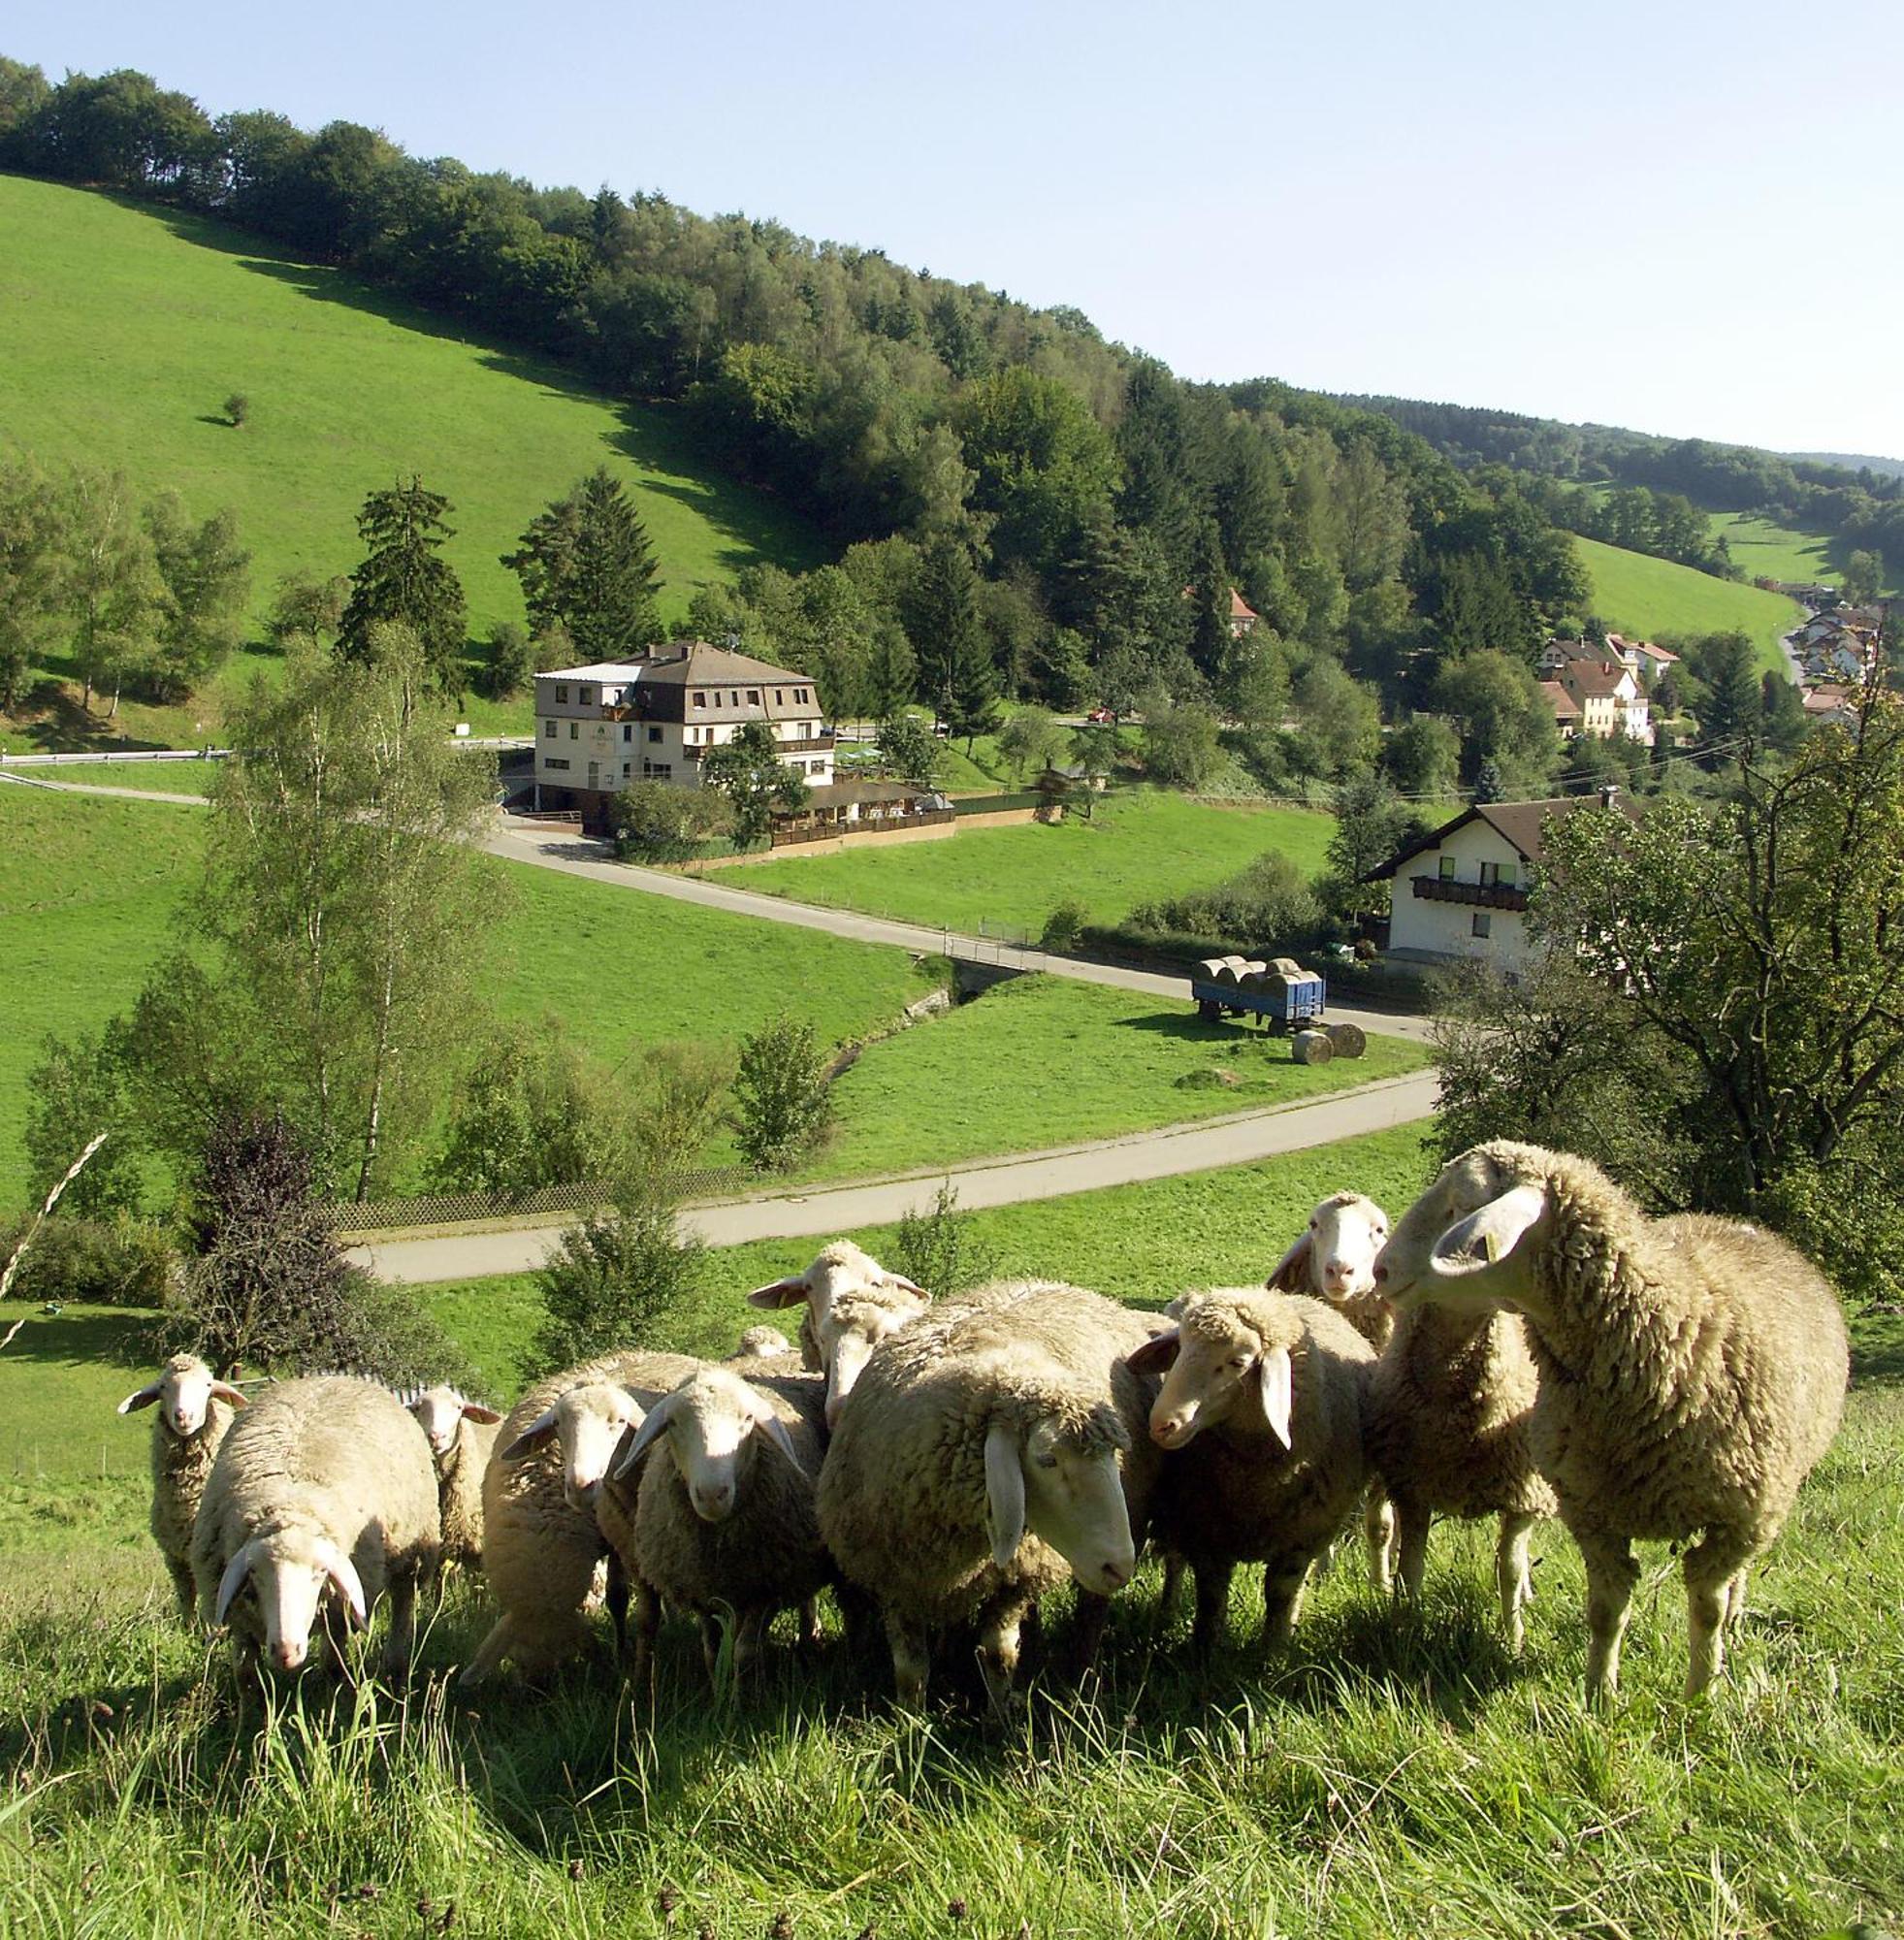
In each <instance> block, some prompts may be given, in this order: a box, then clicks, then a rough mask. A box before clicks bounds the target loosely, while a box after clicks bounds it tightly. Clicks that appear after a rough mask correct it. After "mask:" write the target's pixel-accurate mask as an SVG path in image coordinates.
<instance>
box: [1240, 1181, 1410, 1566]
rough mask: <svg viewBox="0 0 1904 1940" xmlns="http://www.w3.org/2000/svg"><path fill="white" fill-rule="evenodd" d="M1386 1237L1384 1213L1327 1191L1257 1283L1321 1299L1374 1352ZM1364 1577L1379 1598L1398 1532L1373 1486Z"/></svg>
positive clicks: (1388, 1329)
mask: <svg viewBox="0 0 1904 1940" xmlns="http://www.w3.org/2000/svg"><path fill="white" fill-rule="evenodd" d="M1387 1239H1388V1214H1387V1213H1384V1212H1383V1211H1382V1209H1381V1208H1380V1207H1379V1206H1377V1205H1376V1204H1375V1202H1374V1201H1373V1200H1372V1199H1371V1198H1369V1197H1368V1195H1367V1194H1365V1193H1361V1192H1332V1193H1331V1194H1330V1195H1329V1197H1328V1198H1327V1199H1323V1200H1320V1201H1318V1202H1317V1204H1316V1205H1315V1207H1314V1208H1313V1209H1312V1211H1311V1212H1310V1213H1309V1218H1308V1224H1307V1226H1306V1227H1305V1228H1304V1229H1303V1232H1302V1234H1301V1235H1300V1237H1299V1238H1298V1239H1297V1240H1296V1241H1295V1242H1294V1244H1293V1245H1291V1246H1290V1247H1289V1249H1288V1251H1287V1252H1285V1253H1284V1254H1283V1256H1282V1257H1281V1259H1279V1260H1278V1261H1277V1262H1276V1263H1275V1267H1274V1268H1273V1269H1272V1270H1271V1273H1270V1277H1269V1278H1268V1279H1267V1280H1265V1281H1264V1282H1263V1284H1264V1286H1265V1287H1266V1288H1267V1289H1268V1290H1269V1291H1270V1292H1272V1293H1306V1294H1308V1295H1310V1296H1311V1297H1312V1298H1314V1299H1316V1300H1325V1301H1327V1302H1328V1303H1329V1305H1330V1306H1331V1307H1333V1308H1334V1309H1335V1310H1336V1311H1337V1312H1338V1313H1339V1314H1340V1315H1341V1316H1342V1318H1343V1319H1344V1320H1346V1321H1347V1322H1348V1324H1349V1325H1350V1326H1351V1327H1353V1328H1354V1329H1355V1331H1356V1332H1357V1333H1358V1334H1360V1335H1361V1336H1362V1338H1363V1339H1364V1340H1365V1341H1367V1342H1368V1343H1369V1344H1370V1346H1372V1348H1373V1349H1374V1350H1375V1352H1376V1353H1377V1354H1379V1353H1380V1352H1381V1351H1382V1349H1383V1348H1384V1347H1386V1346H1387V1345H1388V1341H1389V1336H1390V1335H1391V1334H1392V1333H1393V1332H1394V1328H1395V1315H1394V1312H1393V1310H1391V1309H1390V1307H1389V1304H1388V1302H1387V1301H1386V1300H1385V1299H1384V1298H1383V1297H1382V1295H1381V1294H1380V1293H1379V1292H1378V1291H1377V1290H1376V1287H1375V1255H1376V1254H1377V1253H1379V1252H1380V1251H1381V1249H1382V1245H1383V1244H1384V1243H1385V1242H1386V1240H1387ZM1362 1527H1363V1537H1364V1541H1365V1544H1366V1546H1367V1550H1368V1557H1369V1580H1370V1581H1371V1582H1372V1584H1373V1585H1374V1586H1375V1588H1376V1590H1377V1591H1379V1592H1380V1593H1381V1594H1382V1595H1384V1596H1386V1595H1387V1594H1388V1591H1389V1588H1390V1585H1391V1584H1392V1583H1393V1581H1394V1574H1395V1561H1396V1545H1397V1542H1398V1531H1397V1527H1396V1518H1395V1510H1394V1507H1393V1505H1392V1504H1390V1502H1389V1500H1388V1498H1387V1496H1386V1495H1385V1494H1384V1493H1383V1492H1382V1489H1381V1487H1380V1484H1379V1483H1371V1485H1370V1488H1369V1496H1368V1500H1367V1501H1366V1502H1365V1503H1364V1504H1363V1514H1362Z"/></svg>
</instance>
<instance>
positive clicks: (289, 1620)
mask: <svg viewBox="0 0 1904 1940" xmlns="http://www.w3.org/2000/svg"><path fill="white" fill-rule="evenodd" d="M247 1581H248V1582H249V1583H250V1585H251V1593H252V1596H253V1598H254V1600H255V1601H256V1603H257V1607H258V1625H259V1628H260V1630H261V1631H262V1632H263V1633H264V1646H265V1656H266V1657H267V1659H268V1660H269V1661H270V1662H271V1664H272V1665H273V1666H274V1668H276V1669H278V1670H299V1669H302V1668H303V1666H304V1664H305V1662H306V1660H307V1658H308V1657H309V1655H310V1633H311V1630H312V1627H313V1626H314V1625H315V1624H316V1622H317V1612H318V1608H319V1606H320V1604H321V1603H322V1601H323V1600H324V1596H325V1593H326V1592H327V1591H334V1592H335V1593H336V1595H337V1596H338V1597H339V1598H340V1599H341V1600H342V1602H343V1606H344V1609H345V1610H346V1611H347V1612H348V1614H349V1617H350V1620H351V1622H353V1623H354V1624H355V1625H356V1626H357V1628H358V1629H359V1630H363V1629H366V1628H368V1627H369V1624H370V1621H371V1613H370V1607H369V1605H368V1603H367V1602H366V1601H365V1597H364V1584H363V1579H362V1578H361V1577H360V1576H359V1575H358V1574H357V1570H356V1568H355V1566H354V1565H353V1564H352V1563H351V1560H350V1558H349V1557H347V1556H346V1555H345V1554H344V1553H343V1551H342V1550H341V1549H339V1547H338V1545H337V1544H336V1543H335V1542H334V1541H332V1540H331V1538H330V1537H329V1536H322V1535H319V1534H318V1533H317V1532H316V1531H314V1530H309V1529H304V1528H301V1527H298V1526H297V1525H292V1526H289V1527H287V1528H284V1529H279V1530H274V1531H273V1532H272V1533H271V1534H270V1535H268V1536H253V1537H252V1538H251V1540H250V1541H249V1542H247V1543H245V1545H244V1546H243V1547H242V1549H241V1550H240V1551H239V1552H238V1554H237V1555H236V1556H234V1557H233V1558H232V1560H231V1561H230V1562H229V1563H228V1564H227V1565H226V1566H225V1573H224V1575H223V1577H221V1578H220V1580H219V1583H218V1601H217V1605H216V1608H215V1610H214V1612H213V1614H212V1619H211V1621H212V1622H213V1623H214V1624H222V1623H223V1622H224V1621H225V1619H226V1617H227V1616H228V1615H229V1614H230V1612H231V1607H232V1603H233V1601H234V1600H235V1599H236V1598H237V1596H238V1593H239V1591H240V1590H242V1588H243V1587H244V1585H245V1583H246V1582H247Z"/></svg>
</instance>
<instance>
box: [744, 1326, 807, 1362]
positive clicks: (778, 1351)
mask: <svg viewBox="0 0 1904 1940" xmlns="http://www.w3.org/2000/svg"><path fill="white" fill-rule="evenodd" d="M792 1352H793V1343H792V1342H791V1341H790V1340H789V1339H788V1338H787V1336H786V1335H785V1334H783V1333H782V1332H781V1331H780V1329H779V1328H778V1327H750V1328H749V1329H748V1330H747V1332H746V1333H745V1334H743V1335H742V1336H741V1337H740V1342H739V1344H738V1345H737V1346H736V1347H735V1348H734V1351H733V1358H734V1359H735V1360H736V1361H779V1360H784V1359H786V1358H787V1357H789V1356H790V1355H791V1353H792Z"/></svg>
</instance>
